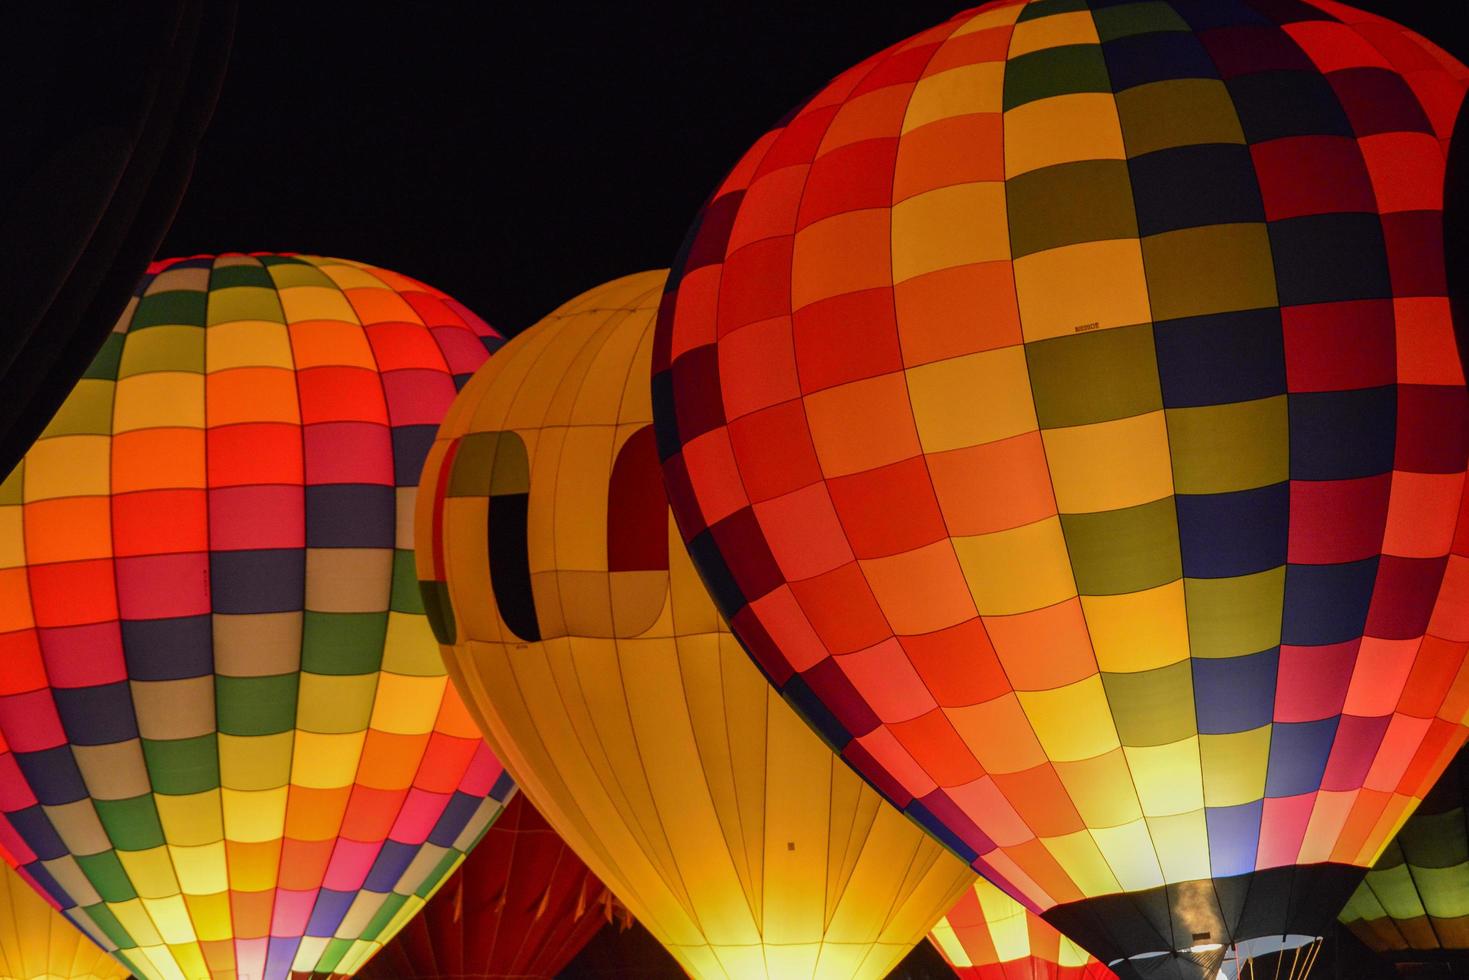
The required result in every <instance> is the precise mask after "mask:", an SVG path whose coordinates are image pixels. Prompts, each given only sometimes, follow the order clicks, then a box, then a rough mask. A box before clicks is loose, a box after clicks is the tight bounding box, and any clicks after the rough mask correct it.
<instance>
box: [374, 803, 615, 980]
mask: <svg viewBox="0 0 1469 980" xmlns="http://www.w3.org/2000/svg"><path fill="white" fill-rule="evenodd" d="M612 910H613V898H612V893H611V892H610V891H608V890H607V886H605V885H603V884H602V882H601V881H599V880H598V879H597V876H596V875H594V874H592V873H591V871H589V870H588V869H587V866H586V865H585V864H583V863H582V862H581V859H580V858H578V857H577V856H576V855H575V854H574V853H572V850H571V848H569V847H567V846H566V843H565V842H564V841H562V840H561V838H560V837H558V836H556V832H555V831H554V830H552V829H551V827H550V825H549V824H547V823H546V821H545V819H544V818H542V816H541V815H540V814H539V813H537V812H536V809H535V807H533V806H531V804H530V801H528V800H527V799H526V798H525V795H524V794H523V793H522V794H519V795H517V796H516V797H515V798H514V799H512V800H511V801H510V803H509V804H508V805H507V806H506V807H505V812H504V813H503V814H501V815H500V818H499V819H498V820H496V821H495V823H494V824H493V825H492V826H491V827H490V829H489V830H488V831H486V832H485V836H484V837H482V838H481V839H480V842H479V843H478V844H476V845H475V848H474V850H473V851H471V852H470V853H469V857H467V858H465V860H464V864H463V865H461V866H460V868H459V870H458V871H457V872H456V873H455V874H454V876H453V877H452V878H450V879H449V880H448V881H447V882H446V883H445V884H444V885H443V887H442V888H440V889H439V892H438V894H436V895H434V897H433V898H431V899H430V900H429V902H428V905H427V906H426V907H425V908H424V909H423V911H422V912H420V913H419V914H418V915H417V916H416V917H414V918H413V919H412V920H410V921H409V923H408V924H407V925H406V926H404V927H403V931H402V932H400V933H398V936H397V938H396V939H394V940H393V941H392V942H390V943H389V944H388V945H387V946H385V947H383V949H382V951H381V952H379V953H378V954H377V956H375V957H373V959H372V960H371V961H369V962H368V964H367V966H366V967H364V968H363V969H362V970H361V972H360V973H358V976H361V977H364V978H367V980H409V978H414V980H417V978H423V980H429V978H436V977H462V978H466V980H469V978H475V980H510V978H525V980H529V978H533V977H548V978H549V977H554V976H556V975H557V974H558V973H560V972H561V969H562V968H563V967H564V966H566V964H567V963H569V962H571V960H572V958H573V957H574V956H576V954H577V953H579V952H580V951H581V949H582V947H583V946H585V945H586V944H587V942H588V940H590V939H591V938H592V936H593V935H595V934H596V932H597V930H598V929H600V928H602V927H603V926H604V925H606V924H607V923H608V921H609V919H610V918H611V917H612Z"/></svg>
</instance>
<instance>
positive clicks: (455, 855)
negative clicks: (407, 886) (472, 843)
mask: <svg viewBox="0 0 1469 980" xmlns="http://www.w3.org/2000/svg"><path fill="white" fill-rule="evenodd" d="M459 858H460V852H458V851H456V850H454V849H453V848H450V849H449V850H447V851H445V852H444V856H443V857H442V858H440V859H439V863H438V864H436V865H434V869H433V870H432V871H430V872H429V873H428V874H427V875H426V876H425V877H424V879H423V884H421V885H419V886H418V891H416V892H414V894H415V895H417V896H418V897H419V898H422V899H427V898H428V897H429V895H431V894H433V890H434V889H435V888H437V887H438V884H439V882H440V881H443V880H444V876H445V875H447V874H448V873H449V872H450V871H451V870H453V868H454V862H455V861H458V860H459Z"/></svg>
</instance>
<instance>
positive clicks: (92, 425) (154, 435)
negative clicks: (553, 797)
mask: <svg viewBox="0 0 1469 980" xmlns="http://www.w3.org/2000/svg"><path fill="white" fill-rule="evenodd" d="M498 342H499V337H498V335H496V334H494V333H493V331H491V330H490V329H489V328H488V327H487V326H486V325H485V324H484V323H483V322H482V321H480V320H479V319H478V318H476V317H475V316H474V315H473V314H471V313H469V312H468V311H467V310H465V309H464V308H463V307H461V306H459V305H458V304H457V303H456V302H455V301H454V300H453V299H451V298H449V297H447V296H445V295H443V294H442V293H439V292H437V291H435V290H432V289H430V288H429V287H427V286H424V285H422V284H420V283H417V282H414V281H413V280H411V279H408V278H407V277H403V276H398V275H396V274H394V273H391V272H387V271H385V270H380V269H374V268H372V267H370V266H364V265H360V264H357V263H352V262H346V261H343V260H339V259H326V258H316V257H302V256H285V255H259V256H247V255H238V254H236V255H222V256H219V257H215V258H211V257H198V258H191V259H184V260H181V261H170V262H161V263H158V264H156V265H155V266H153V267H152V268H151V269H150V272H149V275H148V276H147V277H146V278H145V279H144V281H143V283H142V284H141V286H140V287H139V288H138V291H137V294H136V296H135V297H134V298H133V300H132V301H131V303H130V304H129V305H128V308H127V310H126V311H125V312H124V314H123V316H122V318H121V319H120V320H119V322H118V324H117V328H116V330H115V332H114V333H113V334H112V336H111V337H110V338H109V339H108V342H107V343H106V345H105V346H104V347H103V349H102V352H101V353H100V354H99V355H98V357H97V359H96V360H95V361H94V362H93V364H92V366H91V368H90V369H89V370H88V372H87V375H86V377H85V378H84V379H83V380H82V381H81V382H80V383H79V384H78V386H77V388H76V389H75V391H74V392H73V393H72V395H71V396H70V397H69V398H68V399H67V401H66V403H65V404H64V405H63V406H62V409H61V411H60V412H59V413H58V414H57V416H56V418H55V419H53V420H52V422H51V424H50V425H49V426H48V427H47V429H46V432H45V433H44V434H43V436H42V438H41V439H40V440H39V441H38V442H37V443H36V445H35V446H34V447H33V448H32V449H31V450H30V452H29V453H28V454H27V455H26V457H25V459H24V460H23V462H22V463H21V465H20V466H19V467H17V469H16V470H15V472H14V473H13V474H12V476H11V477H10V478H9V479H8V480H7V481H6V482H5V483H4V484H3V485H0V644H3V645H4V651H5V657H6V660H7V663H10V664H13V665H15V667H14V669H13V670H7V671H6V673H5V675H4V677H3V678H0V847H3V848H4V849H5V850H6V851H7V852H8V853H9V855H12V856H13V859H14V861H15V862H16V863H17V864H18V865H19V867H20V868H21V869H22V871H23V872H24V873H25V874H26V875H27V876H28V877H30V878H31V879H32V880H33V881H34V882H35V883H36V884H37V885H38V886H39V888H40V889H41V891H42V892H43V893H44V894H46V895H47V896H49V898H50V899H51V900H52V901H53V902H54V903H56V904H58V905H59V906H60V907H61V908H62V909H63V910H65V911H66V912H67V914H68V915H69V916H71V917H72V918H73V919H75V920H76V921H77V922H78V923H79V924H81V925H83V927H84V928H87V929H88V931H89V932H91V933H92V934H93V935H100V936H102V937H105V939H106V940H107V941H108V943H109V944H111V945H112V946H116V947H118V948H119V950H120V952H121V954H122V955H125V956H126V958H127V962H128V963H129V964H130V965H131V966H132V968H133V969H134V970H135V971H136V972H138V973H139V974H140V975H141V976H146V977H150V978H153V977H174V978H188V980H194V978H197V977H201V976H209V975H240V976H254V977H269V978H279V977H285V976H287V975H288V974H303V975H310V974H312V973H317V972H319V973H323V974H326V973H332V972H337V973H344V974H346V973H350V972H351V971H352V970H353V969H355V967H356V966H359V965H360V964H361V963H362V962H363V961H364V960H365V959H366V957H367V956H368V955H370V954H371V953H372V952H373V951H374V950H375V949H377V948H378V947H379V946H380V945H381V943H382V942H383V941H384V940H385V939H386V938H388V937H390V936H391V935H392V934H393V933H394V932H395V931H396V930H397V929H398V928H399V927H400V926H401V925H402V923H403V922H404V921H406V919H407V918H408V917H409V916H411V915H412V914H413V912H415V911H416V910H417V909H418V908H420V907H421V906H422V904H423V901H424V900H425V898H426V897H427V895H428V894H429V893H430V892H431V891H432V890H433V888H434V887H435V886H436V885H437V884H438V883H439V882H440V881H441V880H442V879H443V878H444V876H445V875H447V874H448V872H449V871H450V870H452V868H453V867H454V866H455V865H456V864H457V863H458V861H459V860H460V859H461V858H462V856H463V853H464V851H465V850H466V849H467V848H468V847H469V846H470V845H471V844H472V843H473V841H474V840H475V839H476V838H477V837H478V835H479V834H480V833H481V832H482V831H483V829H484V827H485V826H486V825H487V824H488V823H489V821H490V820H492V819H493V817H494V816H495V815H496V814H497V813H498V811H499V808H500V806H501V805H502V803H503V802H504V800H505V799H506V798H507V794H508V793H509V792H511V791H512V786H511V784H510V782H509V779H508V777H506V776H505V775H504V773H503V769H502V767H501V766H500V764H499V762H498V761H497V760H496V759H495V757H494V756H493V754H492V753H491V752H490V751H489V748H488V746H486V745H485V744H484V743H483V741H482V740H481V739H480V738H479V735H478V732H477V731H476V730H475V727H474V724H473V721H472V720H471V719H470V717H469V716H468V714H467V713H466V712H465V710H464V707H463V704H462V702H461V701H460V700H459V699H458V697H457V695H456V694H455V693H454V692H453V690H452V689H450V688H449V687H448V682H447V679H446V678H445V676H444V669H443V665H442V662H441V658H440V657H439V655H438V652H437V650H436V649H435V645H434V642H433V637H432V634H431V631H430V630H429V629H428V628H427V625H426V622H425V619H424V617H423V615H422V607H421V604H420V602H419V599H418V594H417V591H416V589H415V587H414V575H413V565H412V561H413V559H412V546H413V538H412V525H411V522H410V520H409V517H410V515H411V513H412V507H413V497H414V493H415V486H416V483H417V479H418V474H419V470H420V468H421V465H422V460H423V455H424V453H425V452H426V450H427V448H428V446H429V445H430V444H431V442H432V440H433V434H434V430H435V427H436V423H437V422H438V420H439V418H440V417H441V416H442V414H443V412H444V410H445V409H446V408H447V407H448V405H449V403H450V402H451V401H452V399H453V397H454V394H455V391H456V387H457V385H458V384H460V383H462V382H463V380H464V379H465V378H467V377H468V376H469V374H470V373H471V372H472V371H473V370H474V369H475V368H476V367H478V366H479V364H480V363H482V362H483V361H484V360H485V358H486V356H487V351H488V350H489V349H493V348H494V347H495V346H496V345H497V344H498Z"/></svg>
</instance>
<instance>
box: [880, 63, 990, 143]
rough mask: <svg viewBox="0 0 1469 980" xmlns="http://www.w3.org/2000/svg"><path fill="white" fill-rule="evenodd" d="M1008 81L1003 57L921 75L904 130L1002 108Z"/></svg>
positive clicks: (905, 131) (909, 98) (904, 120)
mask: <svg viewBox="0 0 1469 980" xmlns="http://www.w3.org/2000/svg"><path fill="white" fill-rule="evenodd" d="M1004 82H1005V64H1004V62H1001V61H986V62H981V63H980V64H975V65H962V66H960V67H958V68H951V69H949V70H948V71H941V72H938V73H936V74H933V75H929V76H928V77H927V78H921V79H919V81H918V84H917V85H915V86H914V87H913V94H912V95H911V96H909V97H908V110H907V113H906V115H904V116H903V130H902V131H903V132H904V133H908V132H911V131H912V130H915V129H917V128H918V127H919V126H923V125H927V124H928V123H931V122H936V121H938V120H940V119H950V118H952V117H954V116H962V115H968V114H970V113H974V112H999V111H1000V107H1001V104H1002V102H1001V94H1002V92H1003V90H1004Z"/></svg>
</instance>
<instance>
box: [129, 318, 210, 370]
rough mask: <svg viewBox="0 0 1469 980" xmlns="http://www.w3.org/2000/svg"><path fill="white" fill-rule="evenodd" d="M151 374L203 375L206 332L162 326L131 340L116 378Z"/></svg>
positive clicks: (190, 328)
mask: <svg viewBox="0 0 1469 980" xmlns="http://www.w3.org/2000/svg"><path fill="white" fill-rule="evenodd" d="M151 371H188V372H190V373H191V374H203V373H204V329H203V328H202V327H194V326H183V327H180V326H162V327H155V328H154V329H152V330H144V331H143V332H142V333H138V334H133V335H131V336H130V337H129V339H128V343H127V346H126V347H125V348H124V349H123V352H122V363H121V364H119V365H118V369H117V376H118V377H119V378H126V377H129V376H131V375H134V374H147V373H148V372H151Z"/></svg>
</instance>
